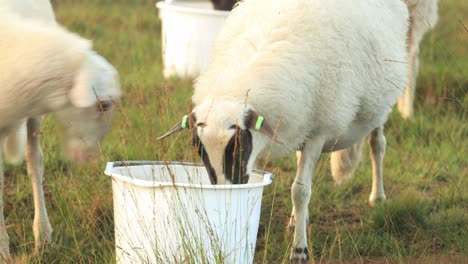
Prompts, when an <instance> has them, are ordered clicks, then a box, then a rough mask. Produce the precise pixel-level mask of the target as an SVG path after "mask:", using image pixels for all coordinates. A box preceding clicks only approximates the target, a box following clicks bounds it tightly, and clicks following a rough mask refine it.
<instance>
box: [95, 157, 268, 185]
mask: <svg viewBox="0 0 468 264" xmlns="http://www.w3.org/2000/svg"><path fill="white" fill-rule="evenodd" d="M169 163H171V164H176V165H192V166H197V165H198V164H196V163H191V162H175V161H171V162H169ZM166 164H168V162H166V161H156V160H128V161H109V162H107V164H106V170H105V171H104V173H105V174H106V175H110V174H111V173H112V169H113V168H114V167H126V166H134V165H166ZM254 171H257V172H260V173H262V174H263V175H265V174H268V175H270V180H273V179H274V178H275V177H276V175H275V174H273V173H271V172H266V171H261V170H254Z"/></svg>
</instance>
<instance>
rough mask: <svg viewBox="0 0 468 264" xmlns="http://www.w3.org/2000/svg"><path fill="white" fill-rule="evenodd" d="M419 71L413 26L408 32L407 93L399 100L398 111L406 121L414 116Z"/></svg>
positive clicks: (417, 44)
mask: <svg viewBox="0 0 468 264" xmlns="http://www.w3.org/2000/svg"><path fill="white" fill-rule="evenodd" d="M418 71H419V43H415V37H414V36H413V26H412V25H410V29H409V31H408V80H407V84H406V89H405V93H404V94H403V95H402V96H400V97H399V98H398V111H400V114H401V116H402V117H403V118H404V119H408V118H410V117H412V116H413V112H414V109H413V105H414V96H415V94H416V78H417V76H418Z"/></svg>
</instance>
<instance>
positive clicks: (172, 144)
mask: <svg viewBox="0 0 468 264" xmlns="http://www.w3.org/2000/svg"><path fill="white" fill-rule="evenodd" d="M54 4H55V9H56V13H57V18H58V20H59V21H60V22H61V23H63V24H64V25H66V26H67V27H68V28H69V29H70V30H72V31H76V32H79V33H80V34H82V35H83V36H85V37H87V38H89V39H92V40H93V42H94V46H95V49H96V50H97V51H98V52H100V53H101V54H102V55H104V56H105V57H106V58H108V59H109V61H111V62H112V63H113V64H114V65H115V66H116V67H117V68H118V70H119V72H120V75H121V82H122V87H123V90H124V92H125V96H124V97H123V99H122V101H121V103H120V106H119V108H118V111H117V114H116V118H115V122H114V128H113V130H112V132H111V133H110V134H109V135H108V137H107V138H106V141H105V144H104V146H103V148H102V155H101V156H100V157H99V159H98V160H96V161H95V162H93V163H90V164H88V165H86V166H81V167H80V166H77V165H75V164H73V163H71V162H69V161H67V160H66V159H65V157H64V155H63V152H62V149H61V141H60V135H59V133H56V130H57V126H56V124H55V122H54V120H52V119H51V118H49V117H46V119H45V122H44V126H43V139H42V140H43V141H42V145H43V149H44V153H45V170H46V171H45V192H46V198H47V206H48V210H49V217H50V221H51V224H52V226H53V228H54V233H53V241H54V244H53V245H52V246H51V247H49V248H47V250H45V251H44V252H43V253H42V254H39V255H37V256H31V255H30V253H31V252H32V251H33V248H34V245H33V241H34V239H33V234H32V227H31V226H32V220H33V213H34V210H33V201H32V194H31V186H30V182H29V179H28V177H27V175H26V167H25V166H11V165H8V166H7V167H6V169H5V170H6V185H5V188H6V191H5V217H6V222H7V225H8V233H9V235H10V242H11V245H10V248H11V251H12V254H14V258H15V259H16V260H17V261H18V262H22V263H112V262H114V260H115V256H114V254H115V245H114V233H113V228H114V226H113V208H112V190H111V180H110V179H109V178H108V177H107V176H105V175H104V174H103V170H104V165H105V162H106V161H115V160H185V161H198V158H197V157H196V156H195V155H194V154H193V151H189V148H188V145H189V144H188V142H189V136H188V133H187V134H184V133H181V134H180V135H178V136H176V137H174V138H172V139H170V140H166V141H163V142H155V141H154V138H155V137H156V136H157V135H160V134H162V133H163V132H165V130H167V129H168V128H170V127H171V125H172V124H173V123H175V122H177V121H178V120H179V119H180V118H181V116H182V115H184V114H185V113H187V112H189V111H190V102H191V100H190V97H191V94H192V87H191V84H192V80H181V79H170V80H164V78H163V77H162V65H161V61H162V55H161V43H160V42H161V41H160V37H161V36H160V23H159V20H158V15H157V10H156V8H154V2H153V1H143V0H132V1H125V0H108V1H105V0H94V1H93V0H85V1H78V0H74V1H71V0H64V1H54ZM439 13H440V20H439V23H438V25H437V27H436V28H435V29H434V31H433V32H432V33H430V34H428V35H426V37H425V39H424V42H423V44H422V46H421V67H420V75H419V79H418V85H417V86H418V87H417V100H416V110H415V111H416V115H415V117H414V119H413V120H411V121H404V120H402V118H401V117H400V116H399V115H398V113H397V112H396V111H394V113H393V114H392V115H391V116H390V118H389V121H388V122H387V124H386V136H387V154H386V157H385V160H384V175H385V176H384V182H385V189H386V194H387V198H388V201H387V202H386V203H385V204H384V205H383V206H378V207H376V208H370V207H369V206H368V205H367V198H368V195H369V193H370V189H371V165H370V158H369V157H368V155H364V159H363V161H362V163H361V165H360V167H359V169H358V170H357V172H356V174H355V177H354V179H353V180H352V181H350V182H348V183H346V184H344V185H343V186H340V187H339V188H334V187H333V182H332V179H331V176H330V172H329V155H323V157H322V159H321V161H320V163H319V166H318V170H317V173H316V175H315V176H314V187H313V194H312V200H311V203H310V206H309V209H310V215H309V219H310V226H309V227H310V228H309V234H308V236H309V246H310V250H311V251H312V256H313V260H315V261H316V262H322V261H323V262H340V261H353V262H356V263H360V262H364V261H367V260H379V261H382V262H384V261H386V260H395V261H404V260H408V259H412V260H415V259H426V260H430V259H432V260H434V259H433V257H434V256H437V257H438V258H441V263H442V262H446V261H447V262H448V261H454V262H459V263H462V262H465V263H466V262H468V243H467V242H468V191H467V190H466V188H467V186H468V152H467V151H468V96H467V92H468V53H467V51H468V30H467V27H468V15H467V14H468V2H467V1H459V0H441V1H440V12H439ZM368 151H369V150H368V149H367V148H366V149H365V152H366V153H368ZM187 153H188V154H187ZM265 165H266V170H269V171H272V172H274V173H275V174H277V177H276V179H275V180H274V182H273V184H271V185H270V186H268V187H267V188H266V189H265V192H264V198H263V207H262V215H261V224H260V229H259V235H258V240H257V249H256V255H255V262H258V263H281V262H283V261H286V260H287V257H288V254H289V246H290V242H291V236H290V235H289V234H288V232H287V230H286V223H287V220H288V217H289V214H290V211H291V207H292V204H291V201H290V185H291V184H292V181H293V179H294V176H295V157H294V155H291V156H290V157H286V158H283V159H278V160H271V161H267V162H266V163H265ZM444 256H450V257H452V259H451V260H448V259H444V258H443V257H444ZM454 257H456V258H454Z"/></svg>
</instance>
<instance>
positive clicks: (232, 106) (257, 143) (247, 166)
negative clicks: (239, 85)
mask: <svg viewBox="0 0 468 264" xmlns="http://www.w3.org/2000/svg"><path fill="white" fill-rule="evenodd" d="M185 129H188V130H190V131H191V133H192V140H193V144H194V146H195V147H196V148H197V150H198V154H199V155H200V158H201V159H202V161H203V163H204V165H205V167H206V169H207V171H208V175H209V177H210V181H211V183H212V184H225V183H232V184H240V183H247V182H248V180H249V175H250V173H251V172H252V170H253V169H254V168H255V162H256V159H257V157H258V155H259V154H260V153H261V152H262V150H263V149H264V148H265V147H266V146H267V145H268V143H269V142H271V140H272V139H274V131H273V129H272V128H271V127H270V125H269V124H268V122H267V120H265V119H264V117H263V116H262V115H260V114H259V113H257V112H256V111H255V109H254V108H253V107H251V106H249V105H246V104H245V103H244V102H242V101H236V100H226V99H224V100H219V101H212V100H207V101H204V102H203V103H202V104H199V105H197V106H195V107H194V109H193V111H192V112H191V113H190V114H189V115H186V116H184V117H183V118H182V120H181V121H179V122H178V123H177V124H176V125H175V126H174V127H173V128H172V129H170V130H169V131H168V132H167V133H165V134H164V135H162V136H161V137H159V138H158V139H157V140H160V139H163V138H165V137H167V136H170V135H171V134H173V133H175V132H179V131H182V130H185ZM276 141H278V140H276ZM278 142H279V141H278Z"/></svg>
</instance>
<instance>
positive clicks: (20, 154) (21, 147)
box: [3, 123, 27, 164]
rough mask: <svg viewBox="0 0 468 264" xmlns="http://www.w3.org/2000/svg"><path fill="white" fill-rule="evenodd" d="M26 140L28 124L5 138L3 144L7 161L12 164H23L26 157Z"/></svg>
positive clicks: (24, 124) (22, 125)
mask: <svg viewBox="0 0 468 264" xmlns="http://www.w3.org/2000/svg"><path fill="white" fill-rule="evenodd" d="M26 140H27V136H26V123H23V124H21V126H19V127H18V128H17V129H15V130H13V131H11V133H10V134H9V135H8V136H7V137H6V138H5V141H4V144H3V153H4V155H5V160H7V161H8V162H10V163H12V164H18V163H20V162H22V161H23V159H24V157H25V151H26Z"/></svg>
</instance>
